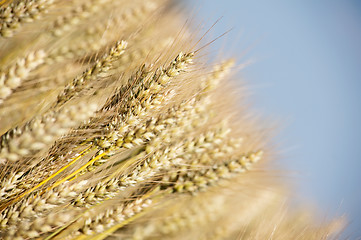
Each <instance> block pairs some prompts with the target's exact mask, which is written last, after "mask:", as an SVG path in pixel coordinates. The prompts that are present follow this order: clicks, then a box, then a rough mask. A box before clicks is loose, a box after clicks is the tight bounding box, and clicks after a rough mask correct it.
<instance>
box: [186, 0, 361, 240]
mask: <svg viewBox="0 0 361 240" xmlns="http://www.w3.org/2000/svg"><path fill="white" fill-rule="evenodd" d="M190 5H193V6H195V9H196V10H195V11H196V12H197V16H198V19H200V20H203V21H204V22H207V24H208V25H207V26H208V27H209V26H210V25H211V24H210V23H214V22H215V21H216V20H217V19H218V18H219V17H223V18H222V19H221V21H220V22H219V23H218V24H217V25H216V26H215V27H214V29H213V30H212V33H211V34H210V35H209V39H212V38H214V37H215V36H218V35H220V34H222V33H224V32H225V31H227V30H229V29H230V28H233V30H232V31H231V32H230V33H228V34H227V35H226V36H225V37H224V38H222V39H221V40H219V41H217V42H216V43H214V44H212V46H211V47H210V48H211V49H210V51H212V52H217V51H216V49H219V48H222V49H223V51H224V52H225V54H226V55H227V53H228V55H230V56H236V57H237V56H240V57H239V59H240V62H243V61H247V60H254V61H255V62H254V63H253V64H252V65H251V66H249V67H248V68H246V69H245V70H243V71H242V72H241V73H240V75H241V76H242V77H243V78H245V79H246V84H247V86H248V88H249V90H250V92H251V93H252V102H253V105H254V108H255V109H256V110H257V111H258V112H260V113H262V114H264V115H265V116H268V117H271V118H273V119H275V120H278V122H281V123H283V125H284V126H283V125H282V127H281V129H280V133H279V135H278V137H277V138H276V139H275V141H277V142H278V145H279V146H280V150H281V156H282V159H280V162H281V163H282V164H283V165H284V166H285V167H286V168H287V169H290V174H288V175H287V177H288V178H289V180H293V181H294V182H295V183H294V184H295V186H296V188H295V189H296V190H295V191H296V192H297V194H298V195H299V197H301V198H304V199H307V200H309V201H311V202H312V203H314V204H315V205H317V206H319V207H320V209H321V212H322V213H323V214H324V216H327V217H333V216H340V215H342V214H343V213H345V214H346V215H347V216H348V218H349V221H350V225H349V227H348V229H347V230H346V232H345V234H344V236H351V239H354V238H356V237H360V236H361V204H360V203H361V191H360V185H361V174H360V173H359V171H361V144H360V138H361V106H360V104H361V93H360V92H361V1H351V0H318V1H313V0H302V1H301V0H299V1H288V0H274V1H269V0H258V1H251V0H247V1H246V0H238V1H237V0H228V1H227V0H225V1H219V0H202V1H200V0H199V1H190Z"/></svg>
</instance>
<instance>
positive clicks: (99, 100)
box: [0, 0, 340, 240]
mask: <svg viewBox="0 0 361 240" xmlns="http://www.w3.org/2000/svg"><path fill="white" fill-rule="evenodd" d="M0 4H1V9H0V135H1V139H0V239H44V240H45V239H46V240H50V239H77V240H80V239H94V240H95V239H331V238H332V239H333V238H336V237H337V234H335V233H337V231H338V229H339V226H340V222H339V221H334V222H331V223H327V222H318V221H316V218H315V217H313V216H312V215H311V214H310V213H309V211H307V210H302V211H301V210H300V211H293V209H292V207H290V205H289V203H288V197H287V195H288V193H287V192H288V191H287V190H285V188H284V187H283V186H282V185H280V184H279V182H278V181H277V180H275V178H274V177H273V176H272V173H270V172H269V171H268V170H267V167H266V163H267V164H269V163H270V162H271V161H272V158H273V157H274V156H275V151H274V150H273V149H272V141H271V137H270V135H272V134H271V133H270V130H269V126H267V124H266V123H265V121H262V120H259V119H258V118H256V117H255V116H254V114H252V111H251V110H250V109H249V108H248V106H246V105H244V107H243V105H242V104H240V102H241V103H242V101H243V98H244V96H246V94H245V93H244V90H243V88H241V89H237V87H235V84H234V82H232V79H233V78H234V77H235V75H234V73H235V72H236V71H237V70H238V69H240V68H241V67H242V66H239V65H236V64H235V61H234V60H233V59H222V58H221V57H220V58H219V59H208V55H207V46H208V45H209V44H210V43H204V42H203V41H202V34H203V33H204V32H201V31H197V29H196V25H197V23H194V22H192V21H188V19H189V16H186V15H185V14H184V12H181V11H180V9H179V8H177V6H176V4H174V2H172V1H166V0H142V1H141V0H132V1H127V0H123V1H116V0H88V1H85V0H77V1H75V0H68V1H60V0H24V1H20V0H14V1H8V0H3V1H1V3H0ZM235 89H236V90H235Z"/></svg>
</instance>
